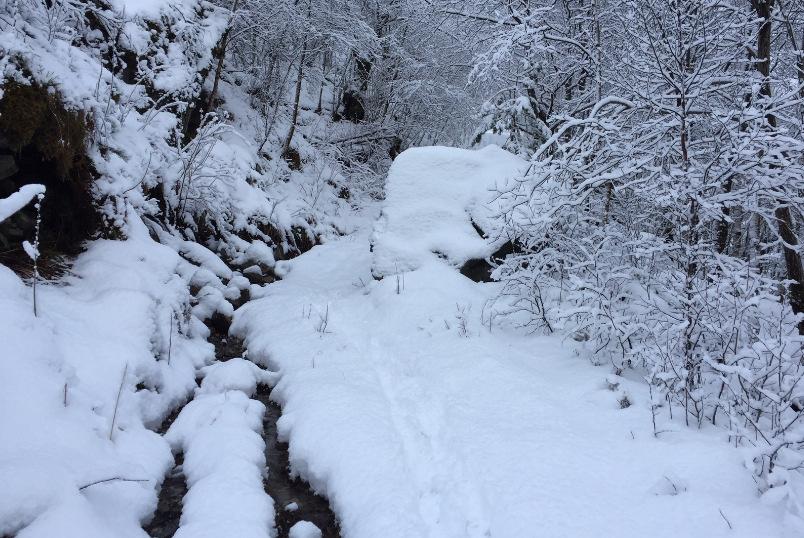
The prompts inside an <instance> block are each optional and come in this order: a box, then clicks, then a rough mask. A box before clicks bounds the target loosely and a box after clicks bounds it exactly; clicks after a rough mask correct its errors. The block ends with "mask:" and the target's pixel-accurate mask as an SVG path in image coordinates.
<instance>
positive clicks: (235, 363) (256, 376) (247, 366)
mask: <svg viewBox="0 0 804 538" xmlns="http://www.w3.org/2000/svg"><path fill="white" fill-rule="evenodd" d="M201 373H202V375H203V376H204V379H203V381H202V382H201V387H200V388H199V389H198V390H197V391H196V394H210V393H212V394H218V393H221V392H226V391H228V390H238V391H240V392H242V393H244V394H246V395H247V396H253V395H254V393H255V392H256V390H257V385H267V384H271V382H272V381H274V377H275V376H274V375H272V373H271V372H266V371H265V370H263V369H262V368H260V367H259V366H257V365H256V364H254V363H253V362H251V361H247V360H245V359H242V358H234V359H229V360H228V361H226V362H216V363H214V364H210V365H209V366H205V367H204V368H202V369H201Z"/></svg>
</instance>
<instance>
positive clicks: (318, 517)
mask: <svg viewBox="0 0 804 538" xmlns="http://www.w3.org/2000/svg"><path fill="white" fill-rule="evenodd" d="M270 396H271V389H270V388H269V387H267V386H264V385H261V386H260V387H258V389H257V394H256V395H255V396H254V398H255V399H257V400H259V401H261V402H262V403H263V404H265V417H264V418H263V431H262V436H263V439H264V440H265V461H266V464H267V466H268V472H267V473H266V474H265V478H264V483H265V491H266V492H267V493H268V495H270V496H271V498H272V499H273V500H274V505H275V509H276V529H277V536H278V538H287V536H288V532H289V531H290V528H291V527H292V526H293V525H294V524H295V523H297V522H299V521H309V522H311V523H314V524H315V526H316V527H318V528H319V529H320V530H321V534H322V537H323V538H340V535H341V534H340V530H339V528H338V521H337V519H336V518H335V514H334V513H333V512H332V509H331V508H330V506H329V502H328V501H327V499H326V498H324V497H322V496H320V495H316V494H315V492H313V490H312V489H310V486H309V485H308V484H307V483H306V482H304V481H303V480H301V479H299V478H291V476H290V461H289V456H288V445H287V443H282V442H280V441H279V437H278V434H277V429H276V421H277V420H279V417H280V416H281V415H282V409H281V408H280V407H279V405H277V404H276V403H275V402H272V401H271V399H270ZM293 504H295V509H293V510H288V509H287V507H288V506H289V505H291V506H292V505H293Z"/></svg>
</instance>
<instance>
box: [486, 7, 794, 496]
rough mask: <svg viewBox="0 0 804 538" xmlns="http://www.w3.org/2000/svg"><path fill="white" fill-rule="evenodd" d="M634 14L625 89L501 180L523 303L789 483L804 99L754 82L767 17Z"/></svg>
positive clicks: (620, 53) (629, 21)
mask: <svg viewBox="0 0 804 538" xmlns="http://www.w3.org/2000/svg"><path fill="white" fill-rule="evenodd" d="M621 8H622V10H621V11H620V12H619V13H618V17H619V18H620V19H619V20H621V22H622V27H623V28H626V29H627V30H628V36H627V37H628V39H629V42H630V43H632V44H633V46H631V47H629V48H627V49H615V48H611V49H608V48H607V49H606V51H605V53H606V54H607V58H606V61H607V65H611V66H614V65H616V66H618V67H617V69H616V70H613V71H612V73H611V75H610V76H609V77H608V78H607V79H606V81H605V82H606V84H605V90H606V91H607V93H608V94H609V96H608V97H602V98H601V99H599V100H597V101H596V103H595V104H594V105H593V106H590V107H589V108H588V111H586V112H583V113H557V114H554V115H553V116H552V117H551V118H550V121H549V123H550V125H551V126H552V130H551V132H550V134H549V136H548V137H546V138H545V139H544V141H543V142H542V143H541V144H540V145H539V146H538V147H537V148H535V149H534V151H533V158H532V160H531V163H530V167H529V170H528V173H527V174H525V175H524V176H522V177H520V178H519V179H518V180H516V181H512V182H510V183H509V184H508V185H507V186H506V187H505V188H503V189H501V190H500V197H501V198H502V199H504V200H505V201H506V202H505V203H506V204H507V207H506V210H505V211H504V212H503V217H502V219H501V222H502V226H503V227H504V229H505V230H506V231H507V233H508V234H509V235H510V236H512V237H515V238H516V239H517V242H518V243H519V244H520V245H521V247H522V251H521V252H520V253H517V254H515V255H512V256H510V257H508V258H507V259H506V261H505V262H504V264H503V265H502V266H501V267H500V268H499V269H498V270H497V274H496V276H497V277H498V278H499V279H500V280H502V281H503V283H504V288H503V289H504V291H503V295H504V296H506V298H505V304H507V305H509V311H510V312H512V313H514V312H517V313H520V314H523V315H524V317H523V318H521V319H524V320H525V322H524V323H526V324H527V325H529V326H533V327H534V328H543V329H545V330H547V331H560V332H563V333H566V334H568V335H570V336H571V337H572V338H574V339H575V340H577V341H580V342H583V343H584V344H585V345H586V346H587V348H588V350H589V352H590V353H591V354H592V356H593V357H594V360H595V361H597V362H601V363H602V362H610V363H611V364H612V365H613V366H614V368H615V370H616V371H618V372H619V371H621V370H622V369H624V368H629V367H633V368H637V369H639V370H640V371H641V372H642V374H643V375H644V376H645V377H646V379H647V380H648V382H649V383H651V385H652V388H653V390H654V394H655V395H656V397H657V399H661V400H663V401H664V404H663V408H664V410H665V412H667V413H668V414H669V415H670V416H671V417H675V418H680V419H682V420H684V421H685V422H686V423H687V424H695V425H698V426H701V425H702V424H703V423H704V422H711V423H714V424H717V425H722V426H724V427H726V428H728V430H729V433H730V438H731V439H732V440H733V442H734V443H736V444H742V445H750V446H756V447H757V453H758V456H757V460H756V462H757V473H758V474H759V477H760V480H759V485H760V489H761V490H762V491H765V490H767V489H769V488H771V487H778V486H779V485H780V484H782V483H786V481H787V478H785V479H781V482H779V481H775V480H777V479H773V478H769V477H770V476H773V473H775V472H780V473H783V472H784V471H783V469H795V468H797V467H798V466H799V465H800V457H799V456H792V454H795V450H798V449H800V448H801V447H802V442H804V426H802V424H801V421H800V418H801V411H802V409H803V408H804V407H802V398H803V397H804V384H802V377H804V366H802V364H803V363H802V360H804V351H803V348H802V342H803V341H804V340H802V337H801V336H800V335H799V328H800V323H801V314H800V313H799V314H796V312H799V311H800V309H801V306H800V304H799V303H798V302H797V301H799V298H800V290H799V287H800V278H801V275H800V274H797V271H796V270H795V267H796V260H798V267H800V251H799V248H798V246H797V243H798V240H797V237H796V231H797V229H796V230H792V229H791V226H790V222H791V217H790V216H789V215H790V209H789V208H790V207H794V208H795V207H798V206H799V204H800V193H801V192H802V189H804V163H803V162H802V161H801V159H800V158H799V157H796V156H797V155H798V156H800V155H801V152H802V150H804V143H803V142H802V140H801V139H800V138H798V139H797V138H795V137H793V136H789V135H788V133H789V132H791V131H792V130H793V129H792V127H790V125H789V123H787V124H785V123H784V122H789V121H790V120H789V119H786V118H782V117H777V115H776V112H775V111H776V110H779V108H780V107H781V108H785V107H792V108H795V107H797V106H800V105H801V100H802V96H800V95H799V94H797V93H791V92H780V95H779V96H773V95H772V94H771V92H770V90H769V89H768V88H769V86H766V85H765V83H763V82H762V77H758V78H754V77H753V76H751V73H753V72H754V70H755V68H756V63H757V62H754V61H751V60H747V59H746V58H745V54H744V45H743V44H744V43H747V42H748V43H750V42H752V41H755V40H759V42H760V44H761V43H762V41H761V40H762V38H763V33H762V28H763V26H762V25H761V24H759V25H758V24H757V22H756V20H755V19H753V18H752V14H751V11H750V10H748V9H746V10H739V9H736V8H735V7H733V6H725V5H722V4H720V3H717V2H709V1H707V0H690V1H682V2H672V3H665V2H658V1H657V2H647V1H643V2H637V1H626V2H622V4H621ZM746 73H748V76H746ZM760 75H762V73H761V72H760ZM770 75H773V73H771V74H770ZM765 76H766V77H767V76H768V75H767V74H766V75H765ZM788 127H790V128H788ZM780 253H783V254H784V256H780ZM791 450H792V451H791ZM781 454H785V456H784V457H782V456H781ZM799 454H800V453H799ZM776 476H777V478H778V476H780V475H776ZM792 476H793V475H789V477H792ZM789 480H790V481H791V482H790V483H791V484H792V483H793V481H794V479H793V478H789ZM796 480H798V479H796Z"/></svg>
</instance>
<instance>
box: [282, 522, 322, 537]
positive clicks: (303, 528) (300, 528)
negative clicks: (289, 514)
mask: <svg viewBox="0 0 804 538" xmlns="http://www.w3.org/2000/svg"><path fill="white" fill-rule="evenodd" d="M288 538H321V530H320V529H319V528H318V527H316V526H315V525H314V524H313V523H310V522H309V521H299V522H298V523H296V524H295V525H293V526H292V527H291V528H290V531H289V532H288Z"/></svg>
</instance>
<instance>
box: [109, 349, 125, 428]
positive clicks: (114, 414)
mask: <svg viewBox="0 0 804 538" xmlns="http://www.w3.org/2000/svg"><path fill="white" fill-rule="evenodd" d="M127 373H128V363H126V366H125V368H123V377H122V378H121V379H120V387H119V388H118V389H117V400H115V402H114V413H113V414H112V426H111V427H110V428H109V440H110V441H111V440H112V437H113V436H114V425H115V422H117V408H118V407H119V406H120V395H121V394H123V385H124V384H125V382H126V374H127Z"/></svg>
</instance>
